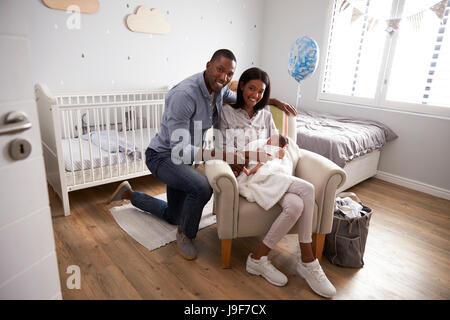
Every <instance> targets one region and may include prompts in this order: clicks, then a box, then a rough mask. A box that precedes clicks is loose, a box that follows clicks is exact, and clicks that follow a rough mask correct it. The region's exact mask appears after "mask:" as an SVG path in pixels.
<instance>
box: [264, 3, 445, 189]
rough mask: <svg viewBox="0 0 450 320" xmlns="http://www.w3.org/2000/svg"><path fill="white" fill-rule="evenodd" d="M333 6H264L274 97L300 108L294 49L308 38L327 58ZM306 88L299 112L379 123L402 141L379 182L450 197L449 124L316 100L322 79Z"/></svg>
mask: <svg viewBox="0 0 450 320" xmlns="http://www.w3.org/2000/svg"><path fill="white" fill-rule="evenodd" d="M329 3H332V1H331V0H330V1H325V0H301V1H299V0H282V1H276V0H265V12H264V30H263V31H264V35H263V37H264V41H263V42H262V48H261V52H262V57H261V64H262V67H263V68H264V69H266V71H267V72H268V73H269V74H270V76H271V81H272V86H273V89H272V90H273V91H272V92H273V94H272V95H273V96H277V97H283V98H285V99H286V101H287V102H289V103H291V104H293V105H295V102H296V92H297V82H296V81H295V80H294V79H293V78H291V77H290V76H289V74H288V72H287V60H288V52H289V49H290V46H291V44H292V43H293V42H294V41H295V40H296V39H297V38H299V37H301V36H304V35H307V36H310V37H311V38H313V39H315V40H316V41H317V43H318V45H319V48H320V49H321V54H322V55H323V54H325V48H326V43H325V41H326V36H327V32H328V30H326V28H327V19H328V14H329V10H328V9H329V8H328V6H329ZM321 67H322V64H321V65H319V68H318V69H317V71H316V73H315V74H314V75H313V76H312V77H310V78H308V79H306V80H305V81H303V82H302V86H301V94H302V98H301V100H300V107H302V108H305V109H309V110H317V111H324V112H330V113H338V114H345V115H349V116H355V115H357V116H360V117H364V118H368V119H373V120H378V121H381V122H383V123H385V124H386V125H388V126H389V127H390V128H392V129H393V130H394V131H395V132H396V133H397V134H398V136H399V138H398V139H396V140H395V141H393V142H391V143H390V144H388V145H387V146H386V147H385V148H383V150H382V153H381V157H380V163H379V167H378V170H379V177H380V178H383V179H386V180H390V181H393V182H395V183H399V184H403V185H405V186H408V187H411V188H415V189H418V190H421V191H425V192H429V193H432V194H435V195H438V196H442V197H446V196H447V197H448V195H450V191H449V190H450V165H449V163H450V143H449V141H450V119H448V118H447V119H444V118H438V117H430V116H423V115H418V114H413V113H406V112H398V111H391V110H383V109H377V108H369V107H363V106H358V105H350V104H337V103H327V102H321V101H318V100H317V93H318V90H319V87H320V86H319V74H320V72H321Z"/></svg>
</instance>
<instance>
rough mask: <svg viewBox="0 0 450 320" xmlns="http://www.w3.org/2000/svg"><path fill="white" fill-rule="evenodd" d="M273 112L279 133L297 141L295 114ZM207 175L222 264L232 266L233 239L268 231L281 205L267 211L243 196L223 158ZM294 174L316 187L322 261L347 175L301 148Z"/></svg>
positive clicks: (317, 248)
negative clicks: (338, 193) (341, 187)
mask: <svg viewBox="0 0 450 320" xmlns="http://www.w3.org/2000/svg"><path fill="white" fill-rule="evenodd" d="M271 112H272V114H273V117H274V120H275V124H276V125H277V127H278V129H279V131H280V133H282V134H285V135H287V136H289V137H290V138H291V139H294V141H296V132H295V131H296V130H295V117H293V116H290V117H284V114H283V113H282V112H281V111H279V110H278V109H277V108H274V107H273V108H271ZM280 113H281V114H280ZM280 119H281V120H280ZM205 174H206V176H207V177H208V181H209V183H210V184H211V187H212V188H213V190H214V211H215V213H216V215H217V232H218V236H219V239H221V241H222V265H223V267H224V268H229V267H230V257H231V243H232V239H235V238H241V237H252V236H259V235H263V234H265V233H267V231H268V230H269V229H270V227H271V225H272V223H273V222H274V220H275V219H276V217H277V216H278V215H279V214H280V212H281V207H280V206H279V205H278V204H277V205H275V206H274V207H272V208H271V209H269V210H268V211H265V210H264V209H263V208H261V207H260V206H259V205H258V204H256V203H251V202H248V201H247V200H246V199H245V198H243V197H241V196H240V195H239V190H238V184H237V181H236V177H235V176H234V174H233V172H232V170H231V168H230V166H229V165H228V164H227V163H226V162H224V161H221V160H211V161H207V162H206V163H205ZM295 175H296V176H297V177H299V178H302V179H304V180H306V181H309V182H311V183H312V184H313V185H314V188H315V206H314V218H313V229H312V230H313V243H312V245H313V250H314V255H315V257H316V258H318V259H319V260H320V259H321V257H322V251H323V246H324V242H325V235H326V234H327V233H329V232H331V227H332V222H333V209H334V200H335V196H336V189H338V188H339V187H340V186H342V185H343V184H344V183H345V180H346V174H345V172H344V170H342V169H341V168H340V167H339V166H337V165H336V164H335V163H333V162H332V161H330V160H329V159H327V158H325V157H323V156H321V155H319V154H316V153H313V152H311V151H307V150H304V149H302V150H301V156H300V159H299V161H298V164H297V167H296V169H295ZM296 230H297V225H294V227H293V228H292V229H291V231H290V233H295V232H296Z"/></svg>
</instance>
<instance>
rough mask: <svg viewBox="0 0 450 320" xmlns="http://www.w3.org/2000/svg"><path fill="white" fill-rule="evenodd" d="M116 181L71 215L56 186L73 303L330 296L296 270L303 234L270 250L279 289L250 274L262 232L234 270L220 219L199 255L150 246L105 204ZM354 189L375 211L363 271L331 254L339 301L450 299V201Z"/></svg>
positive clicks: (238, 253) (402, 191)
mask: <svg viewBox="0 0 450 320" xmlns="http://www.w3.org/2000/svg"><path fill="white" fill-rule="evenodd" d="M130 182H131V184H132V186H133V188H134V189H135V190H138V191H142V192H146V193H148V194H150V195H156V194H160V193H164V192H165V186H164V184H162V183H161V182H159V181H158V180H157V179H156V178H154V177H152V176H147V177H141V178H136V179H132V180H130ZM117 185H118V183H114V184H108V185H104V186H98V187H94V188H89V189H84V190H79V191H74V192H72V193H70V202H71V209H72V215H71V216H68V217H64V216H62V205H61V202H60V200H59V198H58V196H57V195H56V194H55V193H54V192H53V191H52V190H51V188H49V196H50V206H51V209H52V218H53V219H52V220H53V229H54V233H55V243H56V252H57V258H58V268H59V273H60V279H61V289H62V295H63V298H64V299H205V300H209V299H226V300H228V299H251V300H254V299H260V300H264V299H286V300H287V299H321V298H320V297H319V296H317V295H316V294H314V293H313V292H312V291H311V289H310V288H309V287H308V285H307V284H306V282H305V280H304V279H302V278H301V277H300V276H298V275H297V273H296V263H297V259H298V256H297V254H298V250H299V249H298V244H297V236H296V235H288V236H286V237H284V238H283V239H282V240H281V241H280V242H279V243H278V245H277V247H276V248H275V250H273V251H272V252H271V253H270V255H269V257H270V259H271V260H272V261H273V264H274V265H275V266H277V267H278V268H279V269H280V270H281V271H282V272H284V273H285V274H286V275H287V276H288V279H289V282H288V284H287V285H286V286H285V287H282V288H280V287H276V286H273V285H271V284H269V283H268V282H267V281H265V280H264V279H263V278H261V277H258V276H252V275H250V274H248V273H247V272H246V270H245V261H246V259H247V256H248V254H249V252H250V251H252V250H253V249H254V248H255V247H257V246H258V244H259V241H260V240H261V237H250V238H243V239H235V240H233V244H232V252H231V266H232V268H231V269H222V267H221V257H220V253H221V246H220V240H219V239H218V238H217V229H216V226H215V225H212V226H209V227H207V228H205V229H202V230H200V231H199V232H198V235H197V238H196V240H195V242H196V245H197V247H198V249H199V256H198V258H197V259H196V260H194V261H186V260H184V259H183V258H181V257H180V256H179V255H178V253H177V250H176V245H175V243H174V242H172V243H170V244H168V245H166V246H163V247H161V248H158V249H156V250H153V251H149V250H147V249H146V248H145V247H143V246H142V245H140V244H139V243H137V242H136V241H135V240H134V239H133V238H132V237H130V236H129V235H128V234H127V233H126V232H124V231H123V230H122V229H121V228H120V227H119V226H118V225H117V223H116V222H115V220H114V218H113V217H112V215H111V214H110V213H109V210H108V209H109V207H110V206H108V205H107V204H106V203H105V201H106V199H107V198H108V197H109V195H110V194H111V193H112V192H113V191H114V189H115V187H116V186H117ZM349 191H353V192H355V193H356V194H357V195H358V196H359V198H360V199H361V200H362V201H363V203H364V204H366V205H368V206H369V207H371V208H372V209H373V211H374V214H373V217H372V221H371V225H370V229H369V236H368V240H367V245H366V252H365V256H364V261H365V265H364V267H363V268H359V269H353V268H341V267H338V266H335V265H333V264H331V263H330V262H329V261H328V260H327V259H326V257H324V258H323V259H322V267H323V269H324V271H325V273H326V274H327V275H328V277H329V279H330V281H331V282H332V283H333V284H334V285H335V287H336V289H337V295H336V296H335V299H338V300H339V299H443V300H447V299H449V298H450V276H449V275H450V263H449V262H450V250H449V248H450V201H448V200H445V199H440V198H437V197H433V196H431V195H427V194H424V193H420V192H418V191H414V190H410V189H407V188H404V187H400V186H397V185H394V184H391V183H388V182H385V181H381V180H378V179H375V178H372V179H369V180H367V181H364V182H363V183H361V184H359V185H357V186H355V187H353V188H352V189H350V190H349ZM70 265H78V266H79V267H80V269H81V279H82V286H81V289H80V290H77V289H68V288H67V285H66V280H67V279H68V277H69V274H67V273H66V270H67V267H68V266H70Z"/></svg>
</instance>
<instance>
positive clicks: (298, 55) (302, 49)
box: [288, 37, 319, 83]
mask: <svg viewBox="0 0 450 320" xmlns="http://www.w3.org/2000/svg"><path fill="white" fill-rule="evenodd" d="M318 60H319V46H318V45H317V43H316V41H314V40H313V39H311V38H309V37H302V38H299V39H297V40H296V41H295V42H294V43H293V44H292V46H291V50H290V52H289V62H288V72H289V74H290V75H291V76H292V77H293V78H294V79H295V80H296V81H297V82H298V83H300V81H301V80H303V79H305V78H306V77H308V76H310V75H312V74H313V73H314V71H316V68H317V61H318Z"/></svg>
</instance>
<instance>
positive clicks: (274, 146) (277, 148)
mask: <svg viewBox="0 0 450 320" xmlns="http://www.w3.org/2000/svg"><path fill="white" fill-rule="evenodd" d="M288 143H289V141H288V139H287V138H286V137H285V136H283V135H281V134H274V135H272V136H271V137H270V138H269V139H268V140H267V143H266V144H265V145H264V146H263V150H264V151H265V152H266V153H267V154H268V155H270V156H271V157H273V158H274V160H275V159H283V158H284V155H285V153H286V148H287V147H288ZM271 161H273V160H271ZM255 164H256V165H255ZM249 165H255V166H254V167H253V168H252V169H250V170H248V169H247V168H246V167H244V169H243V170H242V171H243V172H244V173H245V174H246V175H247V176H249V175H251V174H255V173H256V172H257V171H258V170H259V168H261V167H262V166H263V165H264V163H262V162H256V161H250V162H249Z"/></svg>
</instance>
